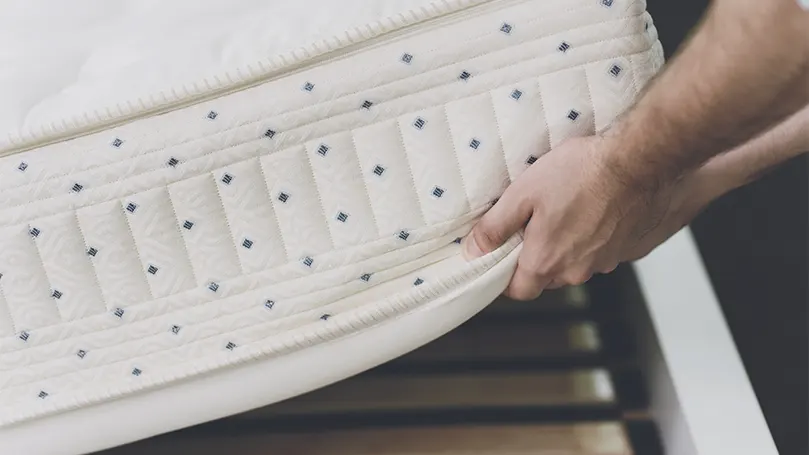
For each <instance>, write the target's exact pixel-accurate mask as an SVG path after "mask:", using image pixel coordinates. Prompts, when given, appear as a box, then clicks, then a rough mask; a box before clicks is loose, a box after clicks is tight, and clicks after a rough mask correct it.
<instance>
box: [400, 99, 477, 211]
mask: <svg viewBox="0 0 809 455" xmlns="http://www.w3.org/2000/svg"><path fill="white" fill-rule="evenodd" d="M399 129H400V131H401V134H402V140H403V141H404V144H405V151H406V155H407V159H408V162H409V163H410V169H411V170H412V172H413V179H414V181H415V185H416V194H417V196H418V199H419V201H420V203H421V206H422V209H423V210H424V218H425V220H426V221H427V223H428V224H434V223H440V222H442V221H446V220H450V219H452V218H457V217H458V216H460V215H461V214H463V213H464V212H466V211H468V210H469V202H468V200H467V198H466V188H465V187H464V182H463V178H462V177H461V174H460V171H459V170H458V159H457V157H456V155H455V153H454V152H453V147H454V144H453V143H452V138H451V137H450V135H449V125H448V124H447V116H446V113H445V112H444V108H443V106H442V107H435V108H431V109H426V110H422V111H419V112H414V113H413V114H411V115H404V116H401V117H399Z"/></svg>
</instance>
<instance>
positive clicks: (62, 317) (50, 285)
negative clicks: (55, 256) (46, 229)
mask: <svg viewBox="0 0 809 455" xmlns="http://www.w3.org/2000/svg"><path fill="white" fill-rule="evenodd" d="M31 229H32V226H31V224H28V231H29V232H30V231H31ZM31 241H32V242H34V250H35V251H36V255H37V260H38V261H39V265H40V266H42V275H44V276H45V280H46V281H47V282H48V288H49V289H50V290H51V292H53V291H54V288H53V281H52V280H51V277H50V275H48V269H47V267H45V261H44V260H43V259H42V251H41V250H40V249H39V243H38V242H37V241H36V239H31ZM51 304H52V305H54V306H55V307H56V314H58V315H59V319H60V320H61V322H65V321H66V320H68V319H67V317H65V315H64V314H62V308H61V307H60V306H59V305H58V304H57V303H55V302H51ZM29 328H30V329H32V330H33V327H29ZM37 328H39V327H37Z"/></svg>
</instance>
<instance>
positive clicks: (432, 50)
mask: <svg viewBox="0 0 809 455" xmlns="http://www.w3.org/2000/svg"><path fill="white" fill-rule="evenodd" d="M635 3H638V2H637V1H633V2H632V3H630V4H629V5H627V8H625V9H628V7H629V6H631V5H633V4H635ZM588 8H592V7H590V6H587V7H581V8H571V9H567V10H563V11H561V12H560V14H569V13H572V12H576V11H579V10H581V9H588ZM541 19H543V18H534V19H531V20H529V21H527V22H526V23H525V25H530V24H532V23H534V22H536V21H538V20H541ZM603 22H609V21H600V22H596V23H591V24H588V25H586V26H582V27H577V28H583V27H587V26H593V25H598V24H601V23H603ZM411 25H413V24H411ZM395 28H397V29H398V28H399V27H395ZM577 28H574V29H572V30H575V29H577ZM560 33H561V32H560ZM491 35H496V32H488V33H487V34H485V35H479V36H478V38H475V39H474V41H477V40H480V39H483V38H486V37H489V36H491ZM469 41H470V42H471V41H472V40H469ZM391 42H397V41H391ZM438 49H439V48H432V49H428V50H427V51H425V52H424V54H423V55H430V54H432V53H433V52H435V51H436V50H438ZM277 58H278V59H280V60H285V56H284V55H279V56H278V57H277ZM335 60H336V59H335V58H329V59H326V60H324V61H323V62H321V63H322V64H328V63H331V62H333V61H335ZM291 63H293V64H294V63H296V62H291ZM258 64H259V66H263V62H258ZM284 64H285V65H286V64H288V62H284ZM389 66H393V64H390V65H389ZM383 68H384V66H383ZM226 76H227V78H228V79H229V80H230V81H232V77H231V75H230V74H227V75H226ZM204 83H205V84H206V85H207V88H208V89H209V90H210V89H212V88H211V87H210V83H209V81H208V80H207V79H206V80H205V81H204ZM260 84H261V82H259V83H257V84H256V85H251V86H248V87H245V88H244V89H242V90H248V89H250V88H255V87H256V86H257V85H260ZM182 88H183V90H184V91H186V92H188V85H187V84H186V85H183V87H182ZM194 88H195V90H196V91H197V92H199V88H198V83H194ZM220 89H221V87H220ZM171 92H172V94H173V96H174V98H175V102H176V101H182V96H178V95H177V92H176V87H174V88H171ZM159 95H160V96H162V97H163V100H164V101H166V102H167V103H170V101H168V100H167V99H166V97H165V93H163V92H161V93H160V94H159ZM349 96H350V95H349ZM150 98H151V99H152V104H157V103H154V101H153V100H154V98H155V94H152V95H151V96H150ZM137 101H138V103H140V104H141V105H143V100H142V98H139V99H138V100H137ZM130 105H131V103H130ZM127 107H129V106H127ZM113 108H116V109H117V110H118V112H119V114H120V113H122V110H121V105H120V104H118V105H117V106H113ZM102 109H105V110H106V114H107V117H111V116H112V114H111V113H110V110H109V109H110V107H109V106H107V107H105V108H102ZM176 110H177V108H174V109H172V110H170V111H169V112H174V111H176ZM287 112H289V111H285V112H282V113H281V114H282V115H283V114H284V113H287ZM93 113H94V114H95V116H96V117H98V110H95V111H94V112H93ZM83 114H84V117H85V118H88V116H87V112H84V113H83ZM74 118H75V117H74ZM71 120H72V119H71ZM62 122H63V123H65V119H62ZM96 122H98V119H96ZM48 126H49V127H50V128H51V129H53V126H54V124H53V123H51V124H50V125H48ZM48 126H45V125H43V126H41V127H40V128H41V129H44V128H46V127H48ZM37 135H42V133H41V132H40V133H38V134H35V135H34V136H35V137H36V136H37Z"/></svg>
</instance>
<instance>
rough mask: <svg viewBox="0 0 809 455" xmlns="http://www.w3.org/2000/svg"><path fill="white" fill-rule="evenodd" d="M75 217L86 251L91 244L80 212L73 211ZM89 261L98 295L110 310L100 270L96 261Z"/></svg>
mask: <svg viewBox="0 0 809 455" xmlns="http://www.w3.org/2000/svg"><path fill="white" fill-rule="evenodd" d="M73 218H75V220H76V229H78V231H79V235H80V236H81V242H82V244H83V245H84V248H85V251H86V250H87V248H89V247H90V245H88V244H87V237H85V236H84V230H83V229H82V228H81V221H80V220H79V212H77V211H73ZM87 262H89V263H90V269H91V270H92V271H93V279H94V280H95V283H96V286H98V295H99V296H100V297H101V304H102V305H103V306H104V310H108V309H109V306H108V304H107V298H106V296H105V295H104V288H102V287H101V279H100V278H99V277H98V270H96V264H95V261H92V260H88V261H87Z"/></svg>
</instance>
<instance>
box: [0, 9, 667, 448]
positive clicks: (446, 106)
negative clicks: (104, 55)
mask: <svg viewBox="0 0 809 455" xmlns="http://www.w3.org/2000/svg"><path fill="white" fill-rule="evenodd" d="M358 4H359V3H358ZM303 5H304V4H301V5H300V6H301V7H302V6H303ZM321 6H322V5H321ZM389 7H390V8H396V7H397V6H396V5H394V4H390V5H389ZM293 10H294V11H296V13H286V12H284V10H283V9H282V10H279V11H278V12H277V14H279V15H281V18H282V19H283V18H284V16H283V15H284V14H290V15H294V14H298V13H299V12H300V11H301V10H303V11H304V12H305V11H306V8H293ZM320 14H323V11H322V10H320ZM289 17H292V16H288V17H287V19H288V18H289ZM323 17H328V15H326V16H323ZM354 20H356V18H355V19H354ZM281 22H283V20H281ZM287 22H289V20H287ZM234 23H238V21H234ZM335 24H336V25H334V27H337V26H340V25H342V24H343V23H342V22H340V20H336V21H335ZM287 30H289V27H288V28H287ZM211 33H215V32H211ZM280 33H281V34H282V35H283V34H284V33H289V32H288V31H287V32H280ZM317 33H325V32H324V31H323V30H317V31H315V29H314V28H313V29H311V30H309V31H306V30H304V31H303V32H302V36H305V37H306V38H307V39H309V38H312V40H313V41H311V43H310V44H307V45H305V46H302V47H298V48H294V49H292V50H291V51H284V50H282V49H283V48H284V47H285V46H290V47H291V46H292V44H290V43H292V42H293V41H294V40H287V41H284V40H283V39H279V41H278V43H279V44H277V49H278V52H279V53H277V54H274V55H273V56H272V57H270V58H268V59H263V60H255V61H254V62H252V63H249V64H247V65H244V66H235V67H232V68H230V69H229V70H226V71H222V72H218V73H216V74H213V75H210V76H208V75H205V76H204V77H202V78H201V79H199V80H197V81H196V82H186V83H182V84H180V85H174V86H171V85H170V84H168V83H166V86H165V87H166V88H164V89H163V90H159V91H151V92H150V93H149V94H148V95H137V96H135V97H132V98H128V99H126V100H124V101H120V102H115V103H113V104H111V105H109V106H106V107H104V108H96V107H92V108H91V109H85V108H79V109H78V110H76V111H74V112H71V113H70V114H69V115H65V114H64V112H60V111H59V109H56V110H55V111H50V110H48V109H43V110H42V112H45V111H49V112H47V113H39V114H38V113H37V110H36V109H28V110H26V109H25V108H24V107H23V108H22V109H21V110H20V111H18V112H22V111H25V112H28V113H27V114H25V115H23V116H20V115H19V114H13V115H8V116H6V117H4V120H3V121H4V122H5V126H7V127H8V128H9V129H8V131H9V134H8V135H7V136H6V138H5V139H1V140H2V142H0V274H2V275H0V291H1V292H0V443H2V445H3V447H10V448H13V450H12V453H82V452H87V451H92V450H98V449H101V448H105V447H111V446H114V445H120V444H123V443H126V442H129V441H132V440H136V439H141V438H144V437H148V436H151V435H154V434H158V433H161V432H167V431H171V430H173V429H177V428H181V427H184V426H188V425H193V424H196V423H200V422H204V421H206V420H211V419H215V418H219V417H222V416H227V415H231V414H235V413H238V412H242V411H245V410H248V409H252V408H255V407H259V406H263V405H266V404H268V403H272V402H275V401H280V400H283V399H286V398H289V397H292V396H295V395H299V394H301V393H304V392H307V391H309V390H312V389H314V388H318V387H321V386H323V385H326V384H329V383H332V382H335V381H338V380H340V379H342V378H345V377H347V376H350V375H352V374H355V373H357V372H360V371H363V370H365V369H368V368H370V367H372V366H374V365H377V364H379V363H382V362H385V361H387V360H390V359H392V358H394V357H396V356H399V355H401V354H403V353H405V352H408V351H410V350H412V349H415V348H416V347H418V346H420V345H423V344H425V343H427V342H429V341H431V340H432V339H435V338H436V337H438V336H440V335H442V334H444V333H446V332H447V331H449V330H452V329H453V328H454V327H456V326H458V325H459V324H461V323H462V322H464V321H465V320H466V319H468V318H470V317H472V316H473V315H474V314H475V313H476V312H478V311H480V310H481V309H482V308H484V307H485V306H486V305H488V304H489V303H490V302H491V301H492V300H494V298H495V297H496V296H497V295H498V294H499V293H500V292H501V291H502V290H503V289H504V288H505V286H506V285H507V283H508V280H509V278H510V274H511V273H512V272H513V269H514V266H515V264H516V258H517V256H518V254H519V251H520V241H521V238H520V236H519V235H515V236H514V237H513V238H512V239H510V240H509V241H507V242H506V244H504V245H503V246H502V247H501V248H499V249H498V250H496V251H494V252H492V253H490V254H488V255H486V256H484V257H482V258H479V259H476V260H473V261H469V262H467V261H465V260H464V259H463V258H462V257H461V254H460V241H461V239H462V238H463V236H464V235H465V234H466V233H468V232H469V230H470V228H471V226H472V225H473V224H474V222H475V220H476V219H477V218H478V217H479V216H480V215H481V214H482V213H484V212H485V211H486V210H487V209H488V208H489V207H491V205H492V204H493V203H494V202H495V201H496V199H497V197H498V196H499V195H500V194H501V193H502V191H503V190H504V189H505V187H506V186H507V185H508V184H509V183H510V182H511V181H513V180H514V179H515V178H517V177H518V176H519V175H520V174H521V173H522V171H524V170H525V169H526V168H527V167H528V166H531V165H541V164H542V163H541V156H542V154H544V153H546V152H548V151H549V150H551V149H552V148H553V147H554V146H556V145H557V144H559V143H560V142H562V141H564V140H565V139H567V138H570V137H574V136H583V135H590V134H594V133H596V132H598V131H601V130H603V129H605V128H607V127H609V125H610V124H611V122H612V121H614V119H615V118H616V117H617V116H618V115H620V113H621V112H623V111H624V110H625V109H627V108H628V107H629V106H630V105H631V104H632V102H633V101H634V100H635V99H636V97H637V95H638V93H639V92H640V91H641V90H642V89H643V87H644V86H645V85H646V84H647V83H648V81H649V80H650V79H651V78H652V77H653V76H654V74H655V73H656V72H657V71H658V70H659V68H660V66H661V65H662V63H663V58H662V49H661V47H660V43H659V42H658V40H657V34H656V30H655V28H654V24H653V22H652V19H651V17H650V16H649V15H648V13H647V12H646V10H645V3H644V2H643V1H633V0H575V1H570V0H565V1H561V0H488V1H486V0H445V1H439V2H435V3H430V4H427V5H426V6H424V7H421V8H417V9H414V10H410V11H407V12H404V13H400V14H393V15H391V16H385V17H382V18H378V19H377V20H375V21H370V22H368V23H365V24H364V25H358V26H354V27H353V28H349V29H348V30H347V31H345V32H343V33H339V34H334V35H333V36H330V37H327V38H324V39H319V37H317V36H316V35H317ZM248 54H249V53H248ZM196 70H197V69H195V71H196ZM200 74H202V73H200ZM177 77H178V79H177V80H181V79H183V78H184V77H186V76H183V75H180V76H177ZM166 80H171V78H168V79H166ZM158 82H159V81H158ZM113 85H114V84H113ZM139 90H147V91H148V90H153V88H152V87H151V86H150V84H144V85H143V86H142V87H140V88H138V87H136V88H132V89H131V90H130V92H129V93H132V94H134V93H137V92H138V91H139ZM99 93H103V89H102V90H101V91H99ZM97 99H98V100H105V99H107V98H106V97H105V96H99V98H97ZM112 99H116V98H112ZM95 102H96V101H94V100H93V99H90V101H87V103H89V104H87V106H92V104H93V103H95ZM22 104H25V103H22ZM57 104H58V103H57ZM38 105H42V106H46V105H47V102H40V103H39V104H38ZM69 110H70V109H68V111H69ZM53 112H56V113H53ZM41 434H63V435H65V437H64V438H62V439H60V440H59V441H56V440H45V439H43V438H41V436H40V435H41Z"/></svg>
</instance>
